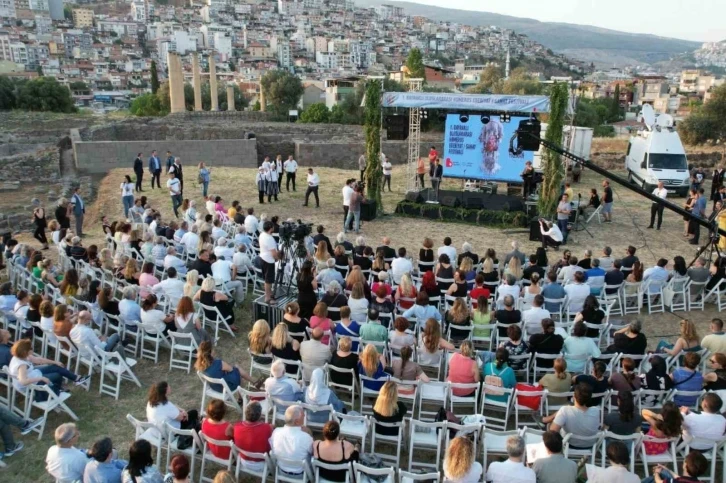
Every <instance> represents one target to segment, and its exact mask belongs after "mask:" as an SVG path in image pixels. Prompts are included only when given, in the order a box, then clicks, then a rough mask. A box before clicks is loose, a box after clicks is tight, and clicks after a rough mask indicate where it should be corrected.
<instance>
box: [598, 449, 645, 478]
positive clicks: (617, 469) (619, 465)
mask: <svg viewBox="0 0 726 483" xmlns="http://www.w3.org/2000/svg"><path fill="white" fill-rule="evenodd" d="M606 454H607V458H608V462H609V463H610V465H609V466H608V467H607V468H605V469H604V470H602V471H598V472H597V474H596V475H595V477H594V478H592V479H591V480H589V481H590V483H612V482H614V481H617V482H618V483H640V477H639V476H637V475H635V474H633V473H631V472H630V470H628V466H629V465H630V450H629V449H628V447H627V446H626V445H625V443H623V442H621V441H611V442H610V443H608V445H607V450H606Z"/></svg>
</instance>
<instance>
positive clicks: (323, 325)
mask: <svg viewBox="0 0 726 483" xmlns="http://www.w3.org/2000/svg"><path fill="white" fill-rule="evenodd" d="M309 324H310V329H311V330H312V329H315V328H317V327H320V330H323V331H325V330H328V331H332V330H333V321H332V320H330V319H329V318H328V306H327V305H326V304H325V303H323V302H318V303H317V304H316V305H315V308H314V309H313V316H312V317H310V322H309ZM320 342H322V343H323V344H328V343H329V342H330V336H329V335H326V336H323V338H322V339H321V340H320Z"/></svg>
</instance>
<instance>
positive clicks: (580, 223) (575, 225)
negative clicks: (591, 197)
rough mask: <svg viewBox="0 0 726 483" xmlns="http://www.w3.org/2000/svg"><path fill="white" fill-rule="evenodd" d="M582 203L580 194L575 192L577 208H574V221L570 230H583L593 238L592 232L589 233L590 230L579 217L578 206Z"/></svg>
mask: <svg viewBox="0 0 726 483" xmlns="http://www.w3.org/2000/svg"><path fill="white" fill-rule="evenodd" d="M581 205H582V194H581V193H577V209H576V210H575V221H574V222H573V223H572V229H571V230H570V231H571V232H576V231H584V232H586V233H587V234H588V235H590V238H595V237H593V236H592V233H590V230H588V229H587V224H586V223H585V222H584V221H582V220H581V219H580V207H581Z"/></svg>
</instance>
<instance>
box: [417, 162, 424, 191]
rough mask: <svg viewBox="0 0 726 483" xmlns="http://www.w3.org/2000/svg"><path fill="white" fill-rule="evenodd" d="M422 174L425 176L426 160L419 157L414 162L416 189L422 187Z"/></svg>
mask: <svg viewBox="0 0 726 483" xmlns="http://www.w3.org/2000/svg"><path fill="white" fill-rule="evenodd" d="M424 176H426V161H425V160H424V158H421V157H419V158H418V161H417V163H416V184H417V185H418V189H421V190H422V189H424Z"/></svg>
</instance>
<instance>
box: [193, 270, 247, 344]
mask: <svg viewBox="0 0 726 483" xmlns="http://www.w3.org/2000/svg"><path fill="white" fill-rule="evenodd" d="M193 300H194V301H198V302H199V303H201V304H202V305H206V306H207V307H216V308H217V309H218V310H219V313H220V314H222V317H224V320H226V321H227V324H229V325H230V328H231V329H232V331H233V332H237V330H238V329H237V327H234V326H233V325H232V324H234V301H233V300H230V299H229V297H227V296H226V295H225V294H224V293H222V292H220V291H218V290H216V284H215V281H214V279H213V278H212V277H207V278H205V279H204V281H203V282H202V288H201V289H200V290H199V292H197V293H196V294H194V299H193ZM204 315H205V316H206V317H207V318H208V319H210V320H217V314H216V312H214V311H212V310H207V309H204Z"/></svg>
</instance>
